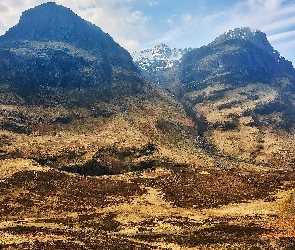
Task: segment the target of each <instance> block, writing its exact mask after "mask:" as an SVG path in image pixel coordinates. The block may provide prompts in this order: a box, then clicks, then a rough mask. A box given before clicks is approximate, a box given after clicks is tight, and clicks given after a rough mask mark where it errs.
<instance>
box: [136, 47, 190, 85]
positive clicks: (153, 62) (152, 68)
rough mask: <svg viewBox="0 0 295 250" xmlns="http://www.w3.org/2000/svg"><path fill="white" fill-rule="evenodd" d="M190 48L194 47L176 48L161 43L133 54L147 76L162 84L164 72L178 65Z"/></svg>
mask: <svg viewBox="0 0 295 250" xmlns="http://www.w3.org/2000/svg"><path fill="white" fill-rule="evenodd" d="M190 50H192V48H185V49H176V48H170V47H168V46H167V45H166V44H163V43H160V44H158V45H156V46H155V47H153V48H151V49H146V50H143V51H139V52H133V53H132V54H131V56H132V58H133V60H134V61H135V63H136V65H137V66H138V67H139V68H140V69H141V72H142V74H143V75H144V76H145V77H147V78H148V79H149V80H152V81H155V82H157V83H158V84H162V81H163V80H164V79H163V77H162V74H164V73H165V71H167V70H168V69H170V68H172V67H175V66H177V65H178V64H179V63H180V61H181V58H182V56H183V55H184V54H185V53H186V52H188V51H190Z"/></svg>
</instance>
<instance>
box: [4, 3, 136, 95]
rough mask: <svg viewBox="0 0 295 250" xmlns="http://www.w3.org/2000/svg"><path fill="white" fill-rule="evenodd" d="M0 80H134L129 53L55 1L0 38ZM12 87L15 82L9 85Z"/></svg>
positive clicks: (79, 83)
mask: <svg viewBox="0 0 295 250" xmlns="http://www.w3.org/2000/svg"><path fill="white" fill-rule="evenodd" d="M0 48H1V50H0V58H1V59H0V65H1V68H0V79H1V80H2V81H4V82H12V84H13V82H14V83H16V82H17V85H18V88H19V89H20V87H22V89H21V90H20V91H19V92H20V93H21V94H22V95H24V94H28V93H26V91H24V90H26V89H27V88H30V89H32V88H33V87H35V88H39V87H38V86H40V85H42V86H47V87H48V88H50V87H55V86H58V87H69V88H79V87H96V86H99V87H101V86H105V87H108V86H110V85H111V84H115V83H116V82H118V81H122V82H124V81H128V82H139V81H140V78H139V76H138V73H137V69H136V68H135V66H134V64H133V62H132V58H131V57H130V54H129V53H128V52H127V51H126V50H125V49H123V48H122V47H121V46H120V45H118V44H117V43H116V42H115V41H114V40H113V39H112V38H111V37H110V36H109V35H108V34H106V33H104V32H103V31H102V30H101V29H100V28H99V27H97V26H95V25H93V24H91V23H89V22H87V21H85V20H83V19H82V18H81V17H79V16H77V15H76V14H75V13H74V12H72V11H71V10H70V9H68V8H66V7H63V6H59V5H57V4H55V3H53V2H52V3H51V2H50V3H46V4H41V5H39V6H37V7H35V8H32V9H29V10H27V11H25V12H24V13H23V14H22V16H21V17H20V21H19V23H18V24H17V25H16V26H14V27H12V28H10V29H9V30H8V31H7V32H6V33H5V34H4V35H3V36H1V37H0ZM13 85H15V84H13Z"/></svg>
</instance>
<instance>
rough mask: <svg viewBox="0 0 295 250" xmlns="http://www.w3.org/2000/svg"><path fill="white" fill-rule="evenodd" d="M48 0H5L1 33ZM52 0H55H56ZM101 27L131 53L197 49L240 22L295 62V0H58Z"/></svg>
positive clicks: (1, 1)
mask: <svg viewBox="0 0 295 250" xmlns="http://www.w3.org/2000/svg"><path fill="white" fill-rule="evenodd" d="M48 1H49V0H47V1H43V0H0V35H3V34H4V33H5V32H6V31H7V30H8V29H9V28H10V27H12V26H14V25H16V24H17V23H18V20H19V17H20V15H21V13H22V12H23V11H24V10H26V9H29V8H32V7H34V6H36V5H39V4H41V3H45V2H48ZM51 1H53V0H51ZM55 2H56V3H57V4H60V5H63V6H65V7H68V8H70V9H71V10H73V11H74V12H75V13H76V14H78V15H79V16H81V17H82V18H83V19H85V20H88V21H90V22H92V23H93V24H95V25H97V26H99V27H100V28H101V29H102V30H103V31H104V32H107V33H109V34H110V35H111V36H112V37H113V38H114V40H115V41H116V42H117V43H119V44H120V45H121V46H122V47H124V48H125V49H127V50H128V51H129V52H130V53H131V52H133V51H139V50H143V49H146V48H151V47H153V46H155V45H157V44H159V43H165V44H167V45H168V46H170V47H173V48H188V47H192V48H198V47H200V46H202V45H207V44H208V43H210V42H211V41H213V40H214V39H215V38H216V37H218V36H219V35H221V34H223V33H225V32H226V31H228V30H231V29H234V28H240V27H250V28H251V29H259V30H261V31H262V32H264V33H266V35H267V38H268V40H269V41H270V43H271V44H272V45H273V47H274V49H276V50H278V51H279V52H280V54H281V55H282V56H283V57H285V58H286V59H287V60H290V61H292V62H293V65H294V66H295V0H236V1H235V0H71V1H69V0H56V1H55Z"/></svg>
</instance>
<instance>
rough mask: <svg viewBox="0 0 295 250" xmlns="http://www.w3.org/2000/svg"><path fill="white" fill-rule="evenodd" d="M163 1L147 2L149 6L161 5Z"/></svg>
mask: <svg viewBox="0 0 295 250" xmlns="http://www.w3.org/2000/svg"><path fill="white" fill-rule="evenodd" d="M160 3H161V2H148V3H147V4H148V5H149V6H152V7H153V6H156V5H159V4H160Z"/></svg>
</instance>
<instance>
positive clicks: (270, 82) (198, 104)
mask: <svg viewBox="0 0 295 250" xmlns="http://www.w3.org/2000/svg"><path fill="white" fill-rule="evenodd" d="M294 72H295V70H294V68H293V66H292V63H291V62H289V61H287V60H286V59H285V58H283V57H281V56H280V54H279V52H278V51H276V50H274V49H273V47H272V46H271V44H270V43H269V42H268V40H267V38H266V35H265V34H264V33H263V32H261V31H259V30H254V31H253V30H250V29H249V28H240V29H235V30H232V31H228V32H227V33H225V34H223V35H221V36H220V37H218V38H217V39H216V40H215V41H213V42H211V43H210V44H208V45H207V46H203V47H201V48H199V49H194V50H192V51H190V52H188V53H186V54H185V55H184V56H183V58H182V61H181V63H180V65H179V66H178V67H176V68H173V69H172V70H171V71H170V72H168V73H167V79H168V80H167V81H168V82H170V85H169V87H170V90H171V91H172V92H174V94H175V95H176V96H177V97H178V98H179V100H181V102H182V103H183V104H184V106H185V107H186V109H187V111H188V112H190V113H191V114H192V116H194V115H195V114H196V119H195V121H196V122H197V123H198V124H199V125H200V126H199V128H200V133H201V134H203V135H205V137H207V139H208V140H209V141H210V142H211V143H213V145H215V146H216V149H215V151H212V150H211V151H212V153H213V154H222V155H227V156H229V157H236V158H238V160H243V161H245V160H246V161H257V162H264V163H267V164H269V165H271V166H272V165H273V163H274V161H275V162H276V164H274V165H276V166H277V162H280V165H288V166H292V167H293V166H294V162H293V159H294V150H293V144H292V143H291V141H290V140H289V138H293V134H294V120H295V109H294V106H295V102H294V94H295V78H294V76H295V73H294ZM175 79H176V80H175ZM217 152H218V153H217ZM282 152H284V153H282ZM278 155H280V156H279V158H280V159H277V158H278Z"/></svg>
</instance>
